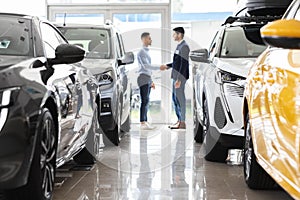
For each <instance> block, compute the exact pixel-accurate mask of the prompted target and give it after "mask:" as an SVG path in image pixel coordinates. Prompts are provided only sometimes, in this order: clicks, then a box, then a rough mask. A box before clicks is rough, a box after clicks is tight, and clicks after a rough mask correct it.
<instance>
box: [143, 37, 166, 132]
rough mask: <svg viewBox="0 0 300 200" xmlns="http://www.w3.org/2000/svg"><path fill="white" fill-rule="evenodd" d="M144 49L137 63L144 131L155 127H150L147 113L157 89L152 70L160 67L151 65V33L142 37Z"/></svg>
mask: <svg viewBox="0 0 300 200" xmlns="http://www.w3.org/2000/svg"><path fill="white" fill-rule="evenodd" d="M141 40H142V44H143V47H142V48H141V50H140V51H139V52H138V54H137V61H138V64H139V70H138V74H139V76H138V78H137V83H138V86H139V88H140V95H141V107H140V122H141V126H140V128H141V129H142V130H152V129H154V128H155V127H154V126H152V125H150V124H149V123H148V121H147V112H148V107H149V96H150V91H151V88H153V89H155V84H154V83H153V81H152V78H151V75H152V70H159V69H160V66H154V65H152V64H151V57H150V54H149V46H150V45H151V44H152V39H151V36H150V33H148V32H144V33H142V35H141Z"/></svg>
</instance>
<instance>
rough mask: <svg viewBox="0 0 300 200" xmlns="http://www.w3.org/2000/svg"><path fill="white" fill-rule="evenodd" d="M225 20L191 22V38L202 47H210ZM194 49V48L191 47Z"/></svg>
mask: <svg viewBox="0 0 300 200" xmlns="http://www.w3.org/2000/svg"><path fill="white" fill-rule="evenodd" d="M222 23H223V21H198V22H192V24H191V39H192V40H193V41H194V42H196V43H197V44H198V45H199V46H201V47H202V48H209V46H210V43H211V41H212V39H213V38H214V36H215V33H216V32H217V31H218V29H219V28H220V26H221V25H222ZM191 50H193V49H191Z"/></svg>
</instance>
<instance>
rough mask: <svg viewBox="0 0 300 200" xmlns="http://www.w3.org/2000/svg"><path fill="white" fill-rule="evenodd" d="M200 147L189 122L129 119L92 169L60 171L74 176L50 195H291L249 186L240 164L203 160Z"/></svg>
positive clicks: (91, 198) (166, 199) (78, 198)
mask: <svg viewBox="0 0 300 200" xmlns="http://www.w3.org/2000/svg"><path fill="white" fill-rule="evenodd" d="M189 127H192V126H191V125H190V126H189ZM202 152H203V149H202V148H201V145H199V144H196V143H194V142H193V133H192V130H191V129H189V128H188V129H187V130H180V131H178V130H175V131H171V130H169V129H168V128H167V126H166V125H159V126H158V127H157V129H156V130H155V131H140V130H139V127H138V125H135V124H133V125H132V129H131V132H130V133H127V134H126V135H125V136H124V137H123V138H122V141H121V144H120V146H119V147H105V148H104V151H103V153H102V155H101V156H100V157H99V159H98V162H97V164H95V165H94V166H93V167H92V168H91V170H90V171H75V170H72V171H69V172H66V173H63V172H59V174H60V175H61V176H66V177H68V176H72V178H66V179H65V181H64V183H63V184H62V185H60V186H57V187H56V188H55V190H54V200H96V199H109V200H118V199H121V200H127V199H142V200H144V199H145V200H147V199H150V200H152V199H153V200H160V199H162V200H171V199H180V200H181V199H199V200H202V199H203V200H204V199H205V200H206V199H208V200H217V199H246V200H252V199H253V200H260V199H261V200H267V199H276V200H281V199H288V200H289V199H291V198H290V197H289V196H288V195H287V194H286V193H285V192H284V191H253V190H250V189H248V188H247V186H246V184H245V183H244V177H243V169H242V166H230V165H227V164H221V163H212V162H207V161H205V160H204V158H203V153H202Z"/></svg>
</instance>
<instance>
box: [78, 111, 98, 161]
mask: <svg viewBox="0 0 300 200" xmlns="http://www.w3.org/2000/svg"><path fill="white" fill-rule="evenodd" d="M98 123H99V120H98V108H96V109H95V113H94V119H93V125H92V127H91V129H90V130H89V134H88V137H87V141H86V144H85V147H84V148H83V149H82V150H81V151H80V152H79V153H78V154H77V155H75V156H74V158H73V159H74V161H75V162H76V163H77V164H80V165H92V164H94V163H95V162H96V159H97V156H98V155H99V148H100V147H99V145H100V144H99V143H100V135H99V130H98Z"/></svg>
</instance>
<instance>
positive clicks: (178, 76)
mask: <svg viewBox="0 0 300 200" xmlns="http://www.w3.org/2000/svg"><path fill="white" fill-rule="evenodd" d="M173 31H174V32H173V38H174V40H175V41H177V42H178V45H177V47H176V50H175V52H174V56H173V62H172V63H169V64H167V65H162V66H161V69H170V68H172V73H171V78H172V81H173V83H172V85H173V91H172V100H173V104H174V109H175V113H176V115H177V118H178V121H177V122H176V123H175V124H173V125H171V126H169V128H171V129H185V128H186V124H185V115H186V114H185V113H186V98H185V92H184V90H185V83H186V81H187V80H188V79H189V53H190V48H189V45H188V44H187V43H186V41H185V40H184V39H183V38H184V33H185V31H184V28H183V27H176V28H174V29H173Z"/></svg>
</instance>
